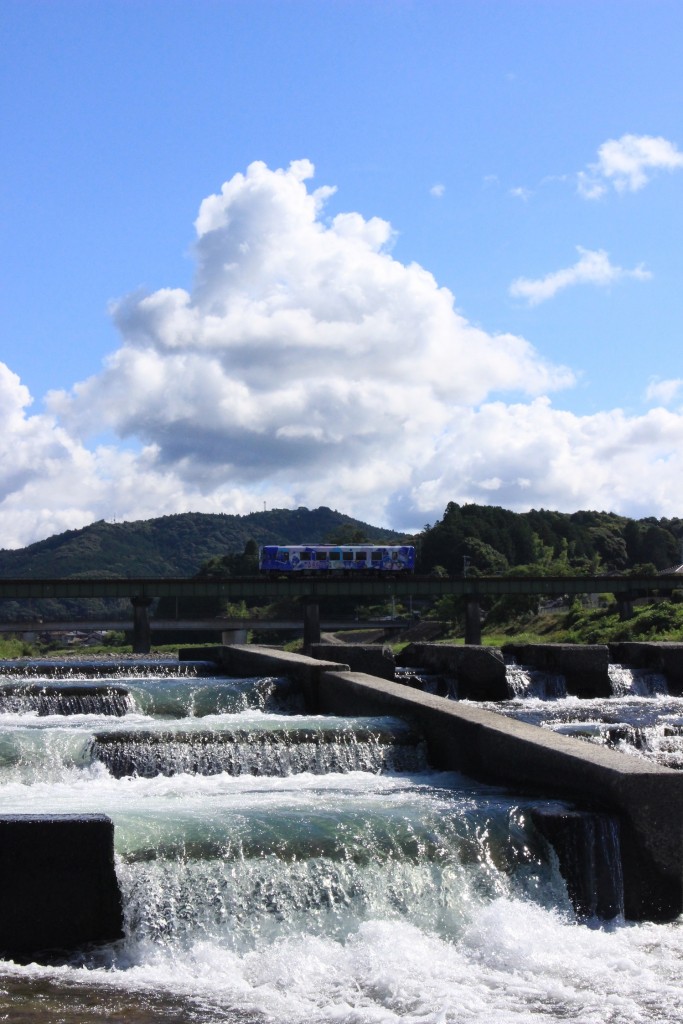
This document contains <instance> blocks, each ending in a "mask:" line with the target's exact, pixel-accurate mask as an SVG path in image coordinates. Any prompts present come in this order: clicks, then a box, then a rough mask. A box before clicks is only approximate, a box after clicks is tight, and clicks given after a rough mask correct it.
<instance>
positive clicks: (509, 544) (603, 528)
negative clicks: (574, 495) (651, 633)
mask: <svg viewBox="0 0 683 1024" xmlns="http://www.w3.org/2000/svg"><path fill="white" fill-rule="evenodd" d="M682 542H683V520H681V519H654V518H648V519H628V518H627V517H625V516H618V515H615V514H613V513H611V512H573V513H571V514H570V513H563V512H550V511H547V510H544V509H541V510H535V509H534V510H532V511H531V512H510V511H508V510H507V509H504V508H497V507H495V506H488V505H456V504H455V503H454V502H452V503H451V504H449V505H448V507H447V508H446V511H445V513H444V515H443V518H442V519H441V520H440V521H438V522H437V523H434V524H433V525H432V526H427V527H426V528H425V530H424V531H423V533H422V535H421V537H420V563H421V567H422V571H426V572H429V571H433V570H434V568H435V567H437V566H441V567H442V568H443V569H444V570H445V571H446V572H447V573H448V574H449V575H454V574H455V575H460V574H462V572H463V568H464V565H465V560H467V568H468V572H475V573H476V572H479V573H482V574H499V573H505V572H508V571H510V570H511V569H513V568H514V569H516V570H520V569H521V568H526V569H527V570H528V571H530V572H538V573H541V574H543V573H555V574H559V575H562V574H569V573H600V572H625V571H630V570H638V568H639V567H641V568H645V567H646V566H648V565H650V566H654V567H655V569H658V570H661V569H667V568H670V567H671V566H673V565H679V564H681V563H683V555H682V554H681V543H682Z"/></svg>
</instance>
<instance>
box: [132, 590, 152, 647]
mask: <svg viewBox="0 0 683 1024" xmlns="http://www.w3.org/2000/svg"><path fill="white" fill-rule="evenodd" d="M130 603H131V604H132V605H133V654H149V652H150V650H151V647H152V631H151V629H150V625H149V606H150V605H151V603H152V598H151V597H140V596H139V595H138V594H136V595H135V596H134V597H131V599H130Z"/></svg>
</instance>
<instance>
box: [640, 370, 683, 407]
mask: <svg viewBox="0 0 683 1024" xmlns="http://www.w3.org/2000/svg"><path fill="white" fill-rule="evenodd" d="M681 389H683V380H681V378H680V377H675V378H674V379H673V380H659V378H657V377H655V378H653V379H652V380H651V381H650V383H649V384H648V386H647V389H646V391H645V398H646V399H647V401H648V402H661V403H662V405H670V404H671V402H673V401H674V399H675V398H677V397H678V395H679V394H680V393H681Z"/></svg>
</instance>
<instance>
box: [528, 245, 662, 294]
mask: <svg viewBox="0 0 683 1024" xmlns="http://www.w3.org/2000/svg"><path fill="white" fill-rule="evenodd" d="M576 248H577V252H578V254H579V259H578V260H577V261H576V263H574V264H573V266H571V267H565V268H564V269H562V270H554V271H553V272H552V273H550V274H546V275H545V277H539V278H528V277H518V278H517V279H516V280H515V281H513V282H512V284H511V285H510V289H509V290H510V295H512V296H513V298H518V299H526V300H527V302H528V303H529V305H530V306H537V305H538V304H539V303H540V302H545V301H546V300H547V299H551V298H552V297H553V296H554V295H556V294H557V293H558V292H559V291H562V290H563V289H564V288H571V287H573V286H574V285H577V284H594V285H599V286H601V287H605V286H607V285H610V284H615V283H616V282H617V281H621V280H623V279H624V278H635V279H636V280H638V281H645V280H647V279H648V278H650V277H651V276H652V275H651V274H650V272H649V271H648V270H645V269H644V267H643V266H642V265H640V266H638V267H634V269H633V270H625V269H624V268H623V267H617V266H615V265H614V264H612V263H610V260H609V256H608V254H607V253H606V252H605V251H604V249H597V250H591V249H583V248H582V247H581V246H577V247H576Z"/></svg>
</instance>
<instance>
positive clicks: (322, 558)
mask: <svg viewBox="0 0 683 1024" xmlns="http://www.w3.org/2000/svg"><path fill="white" fill-rule="evenodd" d="M315 557H316V558H317V559H318V561H319V562H326V561H327V551H316V553H315Z"/></svg>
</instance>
